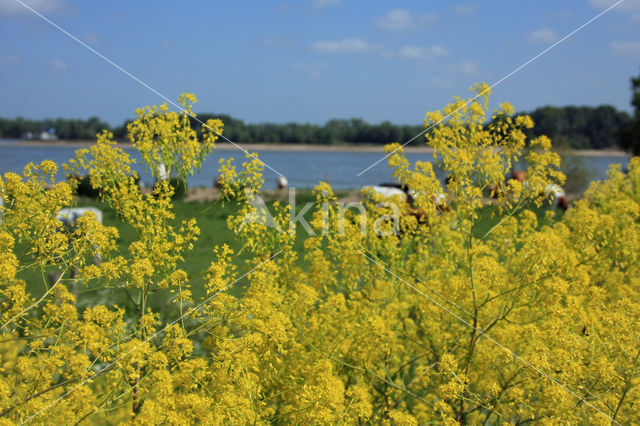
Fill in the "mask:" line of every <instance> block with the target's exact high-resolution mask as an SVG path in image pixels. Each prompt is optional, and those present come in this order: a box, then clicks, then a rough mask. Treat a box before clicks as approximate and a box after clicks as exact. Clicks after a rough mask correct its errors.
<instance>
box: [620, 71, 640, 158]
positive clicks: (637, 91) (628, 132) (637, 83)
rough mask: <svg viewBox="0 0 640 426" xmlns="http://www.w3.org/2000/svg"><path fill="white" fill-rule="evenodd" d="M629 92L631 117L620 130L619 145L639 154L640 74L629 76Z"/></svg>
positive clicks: (634, 153)
mask: <svg viewBox="0 0 640 426" xmlns="http://www.w3.org/2000/svg"><path fill="white" fill-rule="evenodd" d="M631 92H632V95H631V106H633V110H634V114H633V119H632V120H631V121H630V123H629V124H628V125H627V126H626V127H625V129H624V131H623V132H622V135H621V138H620V146H622V148H624V149H625V150H627V151H631V152H632V153H633V155H640V75H638V77H633V78H631Z"/></svg>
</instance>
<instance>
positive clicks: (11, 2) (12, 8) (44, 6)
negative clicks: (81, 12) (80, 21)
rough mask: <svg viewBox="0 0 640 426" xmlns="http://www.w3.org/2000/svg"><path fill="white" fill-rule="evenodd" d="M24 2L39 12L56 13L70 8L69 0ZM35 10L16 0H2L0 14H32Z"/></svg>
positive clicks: (29, 0) (27, 0)
mask: <svg viewBox="0 0 640 426" xmlns="http://www.w3.org/2000/svg"><path fill="white" fill-rule="evenodd" d="M21 1H22V2H23V3H24V4H26V5H27V6H29V7H30V8H32V9H33V10H35V11H36V12H38V13H54V12H60V11H62V10H65V9H67V8H69V7H70V6H71V5H70V3H69V2H68V1H67V0H21ZM32 14H33V12H32V11H30V10H29V9H27V8H26V7H24V6H23V5H21V4H20V3H18V2H17V1H16V0H0V15H6V16H17V15H32Z"/></svg>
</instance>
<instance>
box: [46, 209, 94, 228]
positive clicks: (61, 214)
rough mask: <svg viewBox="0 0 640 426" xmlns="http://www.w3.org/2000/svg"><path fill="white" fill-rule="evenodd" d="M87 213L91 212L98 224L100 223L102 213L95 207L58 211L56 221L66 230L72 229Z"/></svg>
mask: <svg viewBox="0 0 640 426" xmlns="http://www.w3.org/2000/svg"><path fill="white" fill-rule="evenodd" d="M87 212H93V213H94V214H95V215H96V219H97V220H98V222H100V223H102V211H101V210H100V209H98V208H95V207H67V208H64V209H61V210H60V211H58V216H56V219H58V220H59V221H60V222H62V223H64V225H65V226H66V227H67V228H74V227H75V224H76V221H77V220H78V218H79V217H80V216H82V215H83V214H85V213H87Z"/></svg>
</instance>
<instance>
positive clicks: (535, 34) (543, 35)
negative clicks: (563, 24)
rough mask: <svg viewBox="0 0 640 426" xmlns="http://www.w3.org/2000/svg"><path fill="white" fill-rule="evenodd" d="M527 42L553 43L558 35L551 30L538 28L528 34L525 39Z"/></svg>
mask: <svg viewBox="0 0 640 426" xmlns="http://www.w3.org/2000/svg"><path fill="white" fill-rule="evenodd" d="M527 39H528V40H529V41H535V42H539V43H553V42H554V41H556V40H558V35H557V34H556V32H555V31H554V30H552V29H551V28H539V29H537V30H534V31H532V32H531V33H529V36H528V37H527Z"/></svg>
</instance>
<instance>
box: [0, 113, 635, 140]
mask: <svg viewBox="0 0 640 426" xmlns="http://www.w3.org/2000/svg"><path fill="white" fill-rule="evenodd" d="M523 113H524V112H523ZM527 114H529V115H531V117H532V118H533V120H534V122H535V127H534V128H533V129H531V130H530V131H529V134H528V135H527V136H529V137H535V136H539V135H542V134H545V135H547V136H549V137H550V138H551V139H552V140H553V141H554V145H556V146H561V147H566V148H574V149H603V148H612V147H623V148H629V149H630V147H631V145H633V144H632V143H631V142H630V139H632V138H631V133H630V130H629V129H631V128H633V124H632V123H633V121H634V120H633V119H632V117H631V116H630V115H629V114H628V113H626V112H624V111H618V110H617V109H616V108H614V107H612V106H608V105H603V106H598V107H586V106H582V107H579V106H565V107H553V106H545V107H541V108H537V109H535V110H533V111H531V112H527ZM209 118H219V119H221V120H222V121H223V123H224V136H225V137H226V138H228V139H230V140H232V141H237V142H242V143H291V144H317V145H336V144H387V143H390V142H401V143H403V142H406V141H408V140H410V139H411V138H413V137H414V136H416V135H418V134H419V133H421V132H423V131H424V127H423V126H422V125H399V124H393V123H391V122H389V121H384V122H382V123H379V124H371V123H367V122H366V121H364V120H363V119H361V118H351V119H332V120H329V121H327V122H326V123H325V124H324V125H318V124H311V123H304V124H301V123H285V124H276V123H257V124H255V123H245V122H244V121H242V120H240V119H237V118H234V117H231V116H229V115H224V114H221V115H218V114H211V113H203V114H198V120H200V121H202V122H206V121H207V120H208V119H209ZM198 120H196V119H192V123H191V124H192V126H193V128H195V129H196V130H197V131H198V132H200V131H201V123H200V121H198ZM126 125H127V122H125V123H123V124H122V125H120V126H116V127H112V126H110V125H109V124H108V123H106V122H103V121H101V120H100V119H99V118H97V117H91V118H89V119H87V120H80V119H64V118H58V119H45V120H29V119H25V118H21V117H18V118H13V119H11V118H0V138H5V139H19V138H34V139H38V138H40V135H41V133H42V132H47V131H51V132H55V136H56V137H57V138H58V139H64V140H83V139H84V140H91V139H94V138H95V135H96V134H97V133H98V132H100V131H101V130H102V129H108V130H110V131H112V132H113V133H114V136H115V138H116V139H118V140H127V134H126V133H127V131H126ZM418 139H420V138H418Z"/></svg>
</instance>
